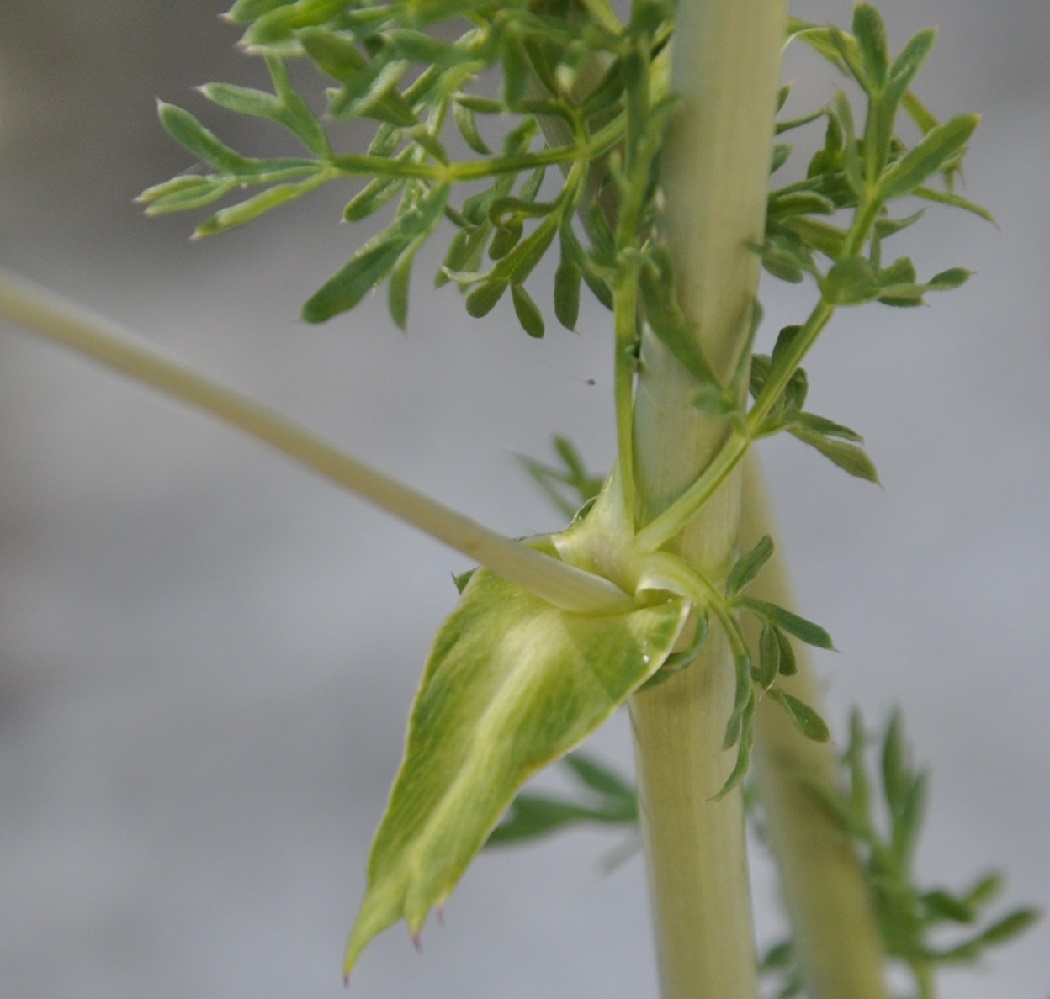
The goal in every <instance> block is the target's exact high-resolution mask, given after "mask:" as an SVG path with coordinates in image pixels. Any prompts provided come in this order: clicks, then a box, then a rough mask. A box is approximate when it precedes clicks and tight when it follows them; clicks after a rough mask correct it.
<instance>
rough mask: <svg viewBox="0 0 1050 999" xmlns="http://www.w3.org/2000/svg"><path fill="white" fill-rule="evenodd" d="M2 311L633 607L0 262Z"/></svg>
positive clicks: (511, 573) (484, 555) (569, 584)
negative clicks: (17, 274) (0, 265)
mask: <svg viewBox="0 0 1050 999" xmlns="http://www.w3.org/2000/svg"><path fill="white" fill-rule="evenodd" d="M0 318H5V319H8V320H10V321H11V322H13V323H17V324H18V325H19V326H22V327H25V328H26V329H30V330H32V331H34V332H36V333H38V334H41V335H43V336H44V337H46V338H47V339H50V340H53V341H55V342H58V343H61V344H62V345H64V346H66V347H69V348H71V349H73V350H75V351H78V352H79V353H81V354H86V355H87V356H89V357H91V358H93V359H94V360H96V361H98V362H100V363H101V364H103V365H105V366H106V367H108V368H111V369H113V370H116V371H119V372H121V373H122V374H125V375H128V376H130V377H131V378H133V379H135V380H136V381H139V382H143V383H145V384H147V385H151V386H152V387H153V388H156V389H159V390H160V391H162V392H164V393H166V394H167V395H169V396H172V397H174V398H176V399H179V400H180V401H182V402H185V403H187V404H189V405H190V406H192V407H193V408H195V409H198V410H201V411H202V412H205V413H208V414H209V415H211V416H214V417H216V418H217V419H219V420H222V421H223V422H225V423H228V424H231V425H232V426H235V427H237V428H238V429H240V430H243V431H244V432H245V433H247V434H249V435H251V436H252V437H254V438H256V440H259V441H262V442H263V443H264V444H268V445H270V447H273V448H275V449H276V450H278V451H280V452H282V453H283V454H285V455H287V456H288V457H289V458H292V459H293V460H295V461H297V462H299V463H300V464H302V465H305V466H306V467H307V468H310V469H311V470H313V471H315V472H317V473H318V474H320V475H322V476H324V477H325V478H327V479H329V480H331V481H333V482H335V483H336V484H338V485H340V486H343V487H344V488H346V489H349V490H350V491H351V492H353V493H356V494H357V495H358V496H360V497H361V498H362V499H365V500H367V501H368V502H370V503H373V504H374V505H376V506H378V507H381V508H382V509H384V510H386V511H387V512H389V513H391V514H393V515H394V516H395V517H398V518H400V519H401V520H404V521H406V522H407V523H409V524H412V525H413V526H415V527H418V528H419V529H420V530H422V531H425V532H426V533H427V534H429V535H430V536H431V537H434V538H437V539H438V540H439V541H443V542H444V543H445V544H447V545H448V546H449V547H451V548H454V549H455V550H456V551H459V552H462V553H463V554H464V555H466V556H467V557H468V558H471V559H475V560H476V561H478V562H480V563H481V564H482V565H487V566H488V567H489V568H490V569H492V570H493V571H495V572H497V573H499V574H500V575H501V576H503V577H504V578H505V579H508V580H510V581H511V582H515V583H518V584H519V585H520V586H522V587H524V588H525V589H527V590H529V591H530V592H533V593H535V594H537V595H538V596H541V597H543V598H544V599H546V600H548V601H549V602H550V603H552V604H554V605H555V606H557V607H560V608H562V609H563V610H569V611H576V612H581V613H603V612H615V611H617V610H624V609H626V608H627V607H630V606H631V600H630V598H629V597H628V596H627V594H625V593H623V592H622V591H621V590H620V589H619V588H618V587H616V586H614V585H613V584H612V583H610V582H609V581H608V580H606V579H602V578H600V577H598V576H594V575H592V574H591V573H587V572H583V571H582V570H580V569H577V568H574V567H573V566H570V565H567V564H566V563H564V562H561V561H559V560H558V559H555V558H551V557H550V556H549V555H545V554H543V553H541V552H538V551H536V550H535V549H533V548H529V547H528V546H527V545H524V544H521V543H519V542H516V541H512V540H510V539H509V538H506V537H504V536H503V535H502V534H499V533H497V532H496V531H493V530H491V529H490V528H487V527H485V526H483V525H482V524H479V523H477V522H476V521H474V520H471V519H470V518H469V517H465V516H464V515H463V514H461V513H459V512H457V511H455V510H452V509H450V508H448V507H446V506H443V505H442V504H440V503H438V502H436V501H435V500H432V499H431V498H430V497H429V496H426V495H425V494H423V493H420V492H417V491H416V490H414V489H411V488H409V487H408V486H405V485H403V484H402V483H400V482H397V481H396V480H394V479H392V478H390V477H389V476H387V475H384V474H383V473H382V472H378V471H376V470H375V469H373V468H370V467H369V466H368V465H365V464H364V463H362V462H360V461H358V460H357V459H356V458H351V457H350V456H349V455H347V454H345V453H344V452H343V451H341V450H340V449H339V448H337V447H336V446H335V445H334V444H331V443H329V442H328V441H326V440H323V439H322V438H320V437H318V436H317V435H316V434H313V433H311V432H310V431H308V430H306V429H305V428H303V427H301V426H299V425H298V424H295V423H293V422H292V421H291V420H289V419H287V418H286V417H284V416H282V415H281V414H280V413H278V412H276V411H275V410H272V409H270V408H269V407H268V406H264V405H262V404H261V403H259V402H256V401H255V400H254V399H250V398H248V397H247V396H244V395H241V394H239V393H237V392H234V391H233V390H231V389H229V388H227V387H226V386H224V385H220V384H218V383H217V382H214V381H212V380H211V379H210V378H207V377H205V376H204V375H202V374H200V373H199V372H196V371H194V370H192V369H191V368H188V367H187V366H186V365H184V364H182V363H181V362H179V361H176V360H173V359H171V358H168V357H165V356H164V355H163V354H162V353H161V352H160V351H158V350H157V348H155V347H153V346H151V345H150V344H148V343H147V342H146V341H144V340H142V339H140V338H138V337H136V336H135V335H134V334H133V333H131V332H130V331H129V330H126V329H124V328H122V327H120V326H118V325H117V324H116V323H113V322H110V321H109V320H107V319H105V318H104V317H102V316H98V315H96V314H94V313H92V312H89V311H88V310H86V309H84V308H82V307H80V306H78V305H76V304H75V303H73V302H70V301H68V300H66V299H64V298H62V297H60V296H58V295H56V294H55V293H54V292H52V291H49V290H47V289H45V288H42V287H40V286H39V285H36V284H33V283H32V282H30V281H27V280H25V279H24V278H20V277H17V276H15V275H13V274H10V273H7V272H5V271H3V270H0Z"/></svg>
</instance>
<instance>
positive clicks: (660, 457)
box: [631, 0, 786, 999]
mask: <svg viewBox="0 0 1050 999" xmlns="http://www.w3.org/2000/svg"><path fill="white" fill-rule="evenodd" d="M785 19H786V8H785V4H784V2H783V0H681V2H680V3H679V13H678V24H677V29H676V33H675V39H674V50H673V52H672V84H671V86H672V90H673V91H674V92H675V93H676V94H677V95H678V96H679V99H680V102H681V104H680V109H679V111H678V113H677V115H676V117H675V119H674V121H673V123H672V126H671V128H670V129H669V132H668V135H667V140H666V144H665V146H664V152H663V161H662V177H661V179H662V187H663V192H664V196H665V199H666V203H665V207H664V211H663V213H662V221H661V231H662V234H663V235H664V236H665V238H666V239H667V242H668V244H669V247H670V250H671V253H672V257H673V260H674V267H675V272H676V275H677V281H678V286H677V289H676V291H677V296H678V301H679V304H680V305H681V307H682V309H683V311H684V312H685V314H686V316H687V317H688V318H689V320H690V321H691V322H692V324H693V326H694V328H695V330H696V334H697V338H698V342H699V344H700V346H701V349H702V350H703V351H704V353H705V355H706V356H707V358H708V360H709V361H710V362H711V364H712V366H713V367H714V368H715V370H716V372H717V373H718V374H719V375H720V376H722V377H723V378H728V376H729V374H730V372H731V371H732V369H733V367H734V365H735V362H736V361H737V358H738V356H739V354H740V352H741V351H742V350H744V349H745V345H746V341H747V334H748V331H749V326H750V321H751V314H752V310H753V303H754V296H755V293H756V288H757V283H758V259H757V256H756V255H755V253H754V252H753V251H752V250H749V249H748V244H754V243H756V242H760V241H761V238H762V234H763V229H764V218H765V204H766V197H767V191H768V184H769V164H770V159H771V155H772V142H773V117H774V111H775V98H776V91H777V82H778V77H779V72H780V53H781V49H782V46H783V41H784V32H785ZM695 394H696V382H695V381H694V380H693V379H692V376H690V375H689V374H688V373H686V372H685V371H684V370H683V369H682V368H681V366H680V365H679V364H678V362H677V361H675V359H674V358H673V357H672V356H671V355H670V354H669V352H668V351H667V350H666V349H665V348H664V347H663V346H662V344H661V343H660V342H659V341H658V340H656V338H655V337H653V336H651V335H649V336H645V337H644V338H643V342H642V353H641V370H640V373H639V378H638V389H637V397H636V399H637V401H636V410H635V443H636V451H637V458H636V462H637V465H636V467H637V478H638V491H639V498H640V501H641V512H642V524H643V525H644V523H645V522H646V521H647V520H649V519H651V518H652V517H654V516H656V515H657V514H658V513H660V512H661V511H662V510H664V509H666V508H667V507H668V506H669V505H670V504H671V503H672V502H673V501H674V500H675V498H677V497H678V496H679V495H680V494H681V493H682V492H683V491H684V490H685V489H686V488H687V487H688V486H689V485H690V484H691V483H692V482H693V481H695V480H696V478H697V477H698V475H699V474H700V473H701V472H702V471H703V469H704V468H705V467H706V466H707V465H708V464H709V463H710V461H711V460H712V458H713V457H714V455H715V454H716V453H717V451H718V450H719V448H720V447H721V446H722V443H723V442H724V440H725V438H726V435H727V429H728V428H727V426H726V425H725V424H724V423H723V422H720V421H717V420H712V419H710V418H706V417H704V416H703V415H702V414H701V413H700V412H699V411H698V410H697V409H696V408H695V407H694V406H693V405H692V400H693V397H694V396H695ZM738 517H739V477H738V475H737V474H736V473H735V472H734V473H733V474H730V475H729V476H728V477H727V478H726V480H725V481H724V482H723V483H722V485H721V486H720V487H719V489H718V490H717V491H716V492H715V494H714V495H713V496H712V497H711V499H710V500H709V501H708V502H707V503H706V505H705V506H704V508H703V510H702V511H701V513H700V514H699V515H698V516H697V517H696V518H695V519H694V520H693V521H692V522H691V523H690V524H689V525H688V526H687V528H686V529H685V531H683V533H682V534H681V535H680V536H679V537H678V538H677V539H675V540H674V542H673V543H672V544H673V546H674V547H675V548H676V549H677V550H678V551H680V552H681V553H682V554H684V555H685V556H686V557H687V558H688V559H689V560H690V561H691V562H693V563H694V564H695V565H696V566H697V567H698V568H700V569H701V570H702V571H704V572H705V573H707V574H708V575H709V577H711V578H719V577H720V576H721V575H723V574H724V572H725V570H726V569H727V567H728V566H729V564H730V563H731V561H732V559H733V556H734V554H735V552H736V550H737V529H738ZM733 682H734V681H733V666H732V662H731V660H730V657H729V654H728V649H727V646H726V643H725V640H724V638H723V636H722V634H721V631H720V629H718V628H713V629H712V635H711V636H710V638H709V640H708V642H707V643H706V644H705V646H704V647H703V649H702V651H701V655H700V656H699V657H698V659H697V660H696V661H695V662H694V663H693V664H692V665H691V666H690V667H689V668H688V669H686V670H683V671H682V672H681V673H680V674H678V675H677V676H674V677H672V678H671V679H669V680H668V681H667V682H665V683H663V684H660V685H658V686H656V687H653V688H650V689H649V690H645V691H643V692H641V693H639V694H638V695H636V696H635V697H634V698H633V699H632V702H631V718H632V721H633V725H634V732H635V741H636V758H637V764H638V778H639V791H640V801H641V807H642V818H643V831H644V835H645V842H646V853H647V858H648V865H649V872H650V882H651V891H652V899H653V910H654V921H655V930H656V941H657V950H658V959H659V964H660V976H661V985H662V990H663V996H664V999H737V997H739V999H753V997H754V996H755V995H756V993H757V985H756V971H755V955H754V943H753V934H752V923H751V912H750V895H749V885H748V876H747V855H746V852H745V845H744V821H743V805H742V801H741V796H740V794H739V792H733V793H730V794H728V795H726V796H725V797H723V798H721V799H719V800H717V801H716V800H714V796H715V795H716V794H717V793H718V791H719V789H720V788H721V787H722V785H723V783H724V781H725V780H726V777H727V776H728V774H729V772H730V770H731V767H732V763H733V759H734V755H733V752H732V751H730V752H727V751H725V750H724V749H723V745H722V743H723V735H724V731H725V725H726V721H727V719H728V718H729V714H730V709H731V704H732V694H733Z"/></svg>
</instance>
